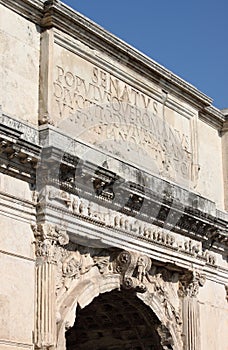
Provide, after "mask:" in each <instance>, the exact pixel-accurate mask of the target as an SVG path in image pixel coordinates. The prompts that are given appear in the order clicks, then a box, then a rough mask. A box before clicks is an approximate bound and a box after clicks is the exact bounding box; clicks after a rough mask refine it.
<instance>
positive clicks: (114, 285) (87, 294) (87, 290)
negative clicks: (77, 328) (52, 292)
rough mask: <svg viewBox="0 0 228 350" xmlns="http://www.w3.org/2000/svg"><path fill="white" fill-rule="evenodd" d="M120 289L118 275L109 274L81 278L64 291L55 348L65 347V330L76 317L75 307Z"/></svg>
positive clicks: (83, 305) (59, 310) (61, 349)
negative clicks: (67, 290)
mask: <svg viewBox="0 0 228 350" xmlns="http://www.w3.org/2000/svg"><path fill="white" fill-rule="evenodd" d="M114 289H120V276H119V275H117V274H110V275H105V276H99V275H97V276H96V277H93V278H91V279H88V278H87V279H86V280H82V281H81V282H79V283H77V284H75V286H74V287H73V288H71V291H70V292H67V293H66V296H65V298H64V299H63V301H62V303H61V305H60V306H59V309H58V314H59V316H58V317H59V318H60V320H59V322H58V327H57V349H58V350H63V349H65V331H66V329H68V328H70V327H72V326H73V324H74V321H75V318H76V309H77V306H78V305H79V306H80V308H82V309H83V308H84V307H86V306H87V305H88V304H90V303H91V302H92V301H93V299H94V298H95V297H97V296H98V295H100V294H103V293H107V292H110V291H112V290H114Z"/></svg>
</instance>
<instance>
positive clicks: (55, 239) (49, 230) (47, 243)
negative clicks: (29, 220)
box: [32, 223, 69, 262]
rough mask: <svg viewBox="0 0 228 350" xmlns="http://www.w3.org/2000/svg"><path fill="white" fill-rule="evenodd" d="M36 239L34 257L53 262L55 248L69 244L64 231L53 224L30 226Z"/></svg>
mask: <svg viewBox="0 0 228 350" xmlns="http://www.w3.org/2000/svg"><path fill="white" fill-rule="evenodd" d="M32 229H33V232H34V236H35V238H36V256H37V257H38V258H41V257H43V258H46V260H47V261H49V262H51V261H52V262H53V261H54V256H55V253H56V247H57V246H64V245H66V244H68V243H69V236H68V234H67V232H66V229H65V228H64V227H62V226H59V225H54V224H48V223H45V224H39V225H33V226H32Z"/></svg>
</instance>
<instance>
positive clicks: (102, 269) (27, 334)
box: [0, 0, 228, 350]
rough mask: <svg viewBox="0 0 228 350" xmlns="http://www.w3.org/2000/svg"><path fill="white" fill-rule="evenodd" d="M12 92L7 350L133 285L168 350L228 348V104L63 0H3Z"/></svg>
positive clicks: (0, 141)
mask: <svg viewBox="0 0 228 350" xmlns="http://www.w3.org/2000/svg"><path fill="white" fill-rule="evenodd" d="M0 90H1V91H0V106H1V108H0V171H1V172H0V271H1V277H0V280H1V283H0V350H13V349H19V350H25V349H31V350H34V349H35V350H38V349H42V350H49V349H52V350H64V349H65V342H66V335H65V332H66V330H67V329H71V327H72V326H73V324H74V321H75V317H76V308H77V305H79V306H80V307H81V308H82V309H83V308H86V306H88V305H89V304H90V303H92V302H93V299H94V298H95V297H98V298H99V295H101V294H102V293H109V292H111V291H114V290H116V293H117V291H118V293H121V292H119V290H121V291H123V289H124V290H127V291H130V292H133V293H136V294H137V298H138V299H139V301H140V302H142V303H144V306H145V308H146V310H147V313H148V315H149V316H148V317H151V318H153V317H155V319H156V322H152V323H151V324H152V325H153V327H158V328H156V331H157V332H158V336H159V339H160V342H161V347H162V348H163V349H167V346H169V349H173V350H174V349H175V350H205V349H207V350H215V349H219V350H226V349H227V343H228V339H227V328H228V302H227V300H228V268H227V241H228V238H227V229H226V226H225V225H226V222H227V213H225V212H223V211H218V209H220V210H224V209H226V210H227V208H228V204H227V193H228V191H227V189H228V188H227V174H228V170H227V169H228V162H227V159H228V158H227V154H228V152H227V150H228V148H227V146H228V136H227V135H228V132H227V129H228V128H227V121H226V122H225V120H226V119H227V117H226V119H225V118H224V116H227V111H223V114H222V113H221V112H220V111H219V110H217V109H216V108H214V107H213V106H212V105H211V103H212V100H211V99H210V98H209V97H207V96H206V95H204V94H203V93H201V92H200V91H198V90H197V89H196V88H194V87H193V86H191V85H190V84H188V83H187V82H185V81H183V80H182V79H180V78H178V77H177V76H175V75H174V74H173V73H172V72H169V71H168V70H167V69H165V68H164V67H161V66H159V64H157V63H156V62H154V61H152V60H150V59H149V58H148V57H146V56H145V55H143V54H141V53H139V52H138V51H137V50H135V49H134V48H131V47H130V46H128V45H127V44H125V43H123V42H122V41H121V40H119V39H118V38H115V37H114V36H113V35H111V34H110V33H108V32H105V31H104V30H103V29H102V28H100V27H99V26H97V25H96V24H94V23H92V22H90V21H89V20H87V19H86V18H85V17H84V16H82V15H80V14H78V13H76V12H74V11H72V10H71V9H69V8H68V7H66V6H65V5H64V4H62V3H60V2H59V1H56V0H53V1H48V2H45V4H44V1H41V0H34V1H32V0H23V1H22V0H16V1H13V0H8V1H7V2H5V1H4V0H0ZM38 124H44V125H39V126H38ZM78 159H80V162H79V164H78V163H77V166H76V165H75V164H76V160H78ZM75 168H77V169H76V170H77V171H75ZM47 174H48V175H47ZM35 175H36V177H35ZM113 177H114V178H115V181H116V179H118V178H121V180H123V181H122V182H120V181H119V182H118V181H116V182H115V181H113V182H112V179H113ZM72 183H73V185H72ZM99 186H100V187H99ZM119 190H120V192H119V193H120V194H119V197H118V191H119ZM102 191H103V192H102ZM105 191H106V192H105ZM124 191H126V192H127V191H128V196H127V197H126V198H125V197H124V193H125V192H124ZM153 191H154V193H153V196H154V197H156V198H155V200H154V202H153V205H151V203H152V202H150V201H149V199H150V200H151V198H152V195H151V193H152V192H153ZM113 193H114V195H117V196H116V197H117V199H119V202H118V201H117V199H116V202H115V201H114V200H113V197H115V196H113V197H112V195H113ZM121 195H123V198H122V197H121ZM143 196H144V197H143ZM147 196H148V198H147ZM142 198H144V199H143V200H145V202H143V205H145V207H146V204H147V208H146V210H145V212H144V211H143V210H141V207H140V203H141V202H140V200H141V201H142ZM125 199H126V200H125ZM128 199H130V200H129V203H130V204H129V203H128ZM124 200H125V201H124ZM148 203H149V204H148ZM224 203H225V204H224ZM143 205H142V208H143ZM176 206H177V208H176ZM137 208H139V209H137ZM164 208H165V209H167V210H168V211H169V210H170V208H171V211H170V217H169V219H170V218H171V219H172V218H173V216H172V215H173V212H174V210H172V209H174V208H176V209H177V210H179V212H178V213H179V215H178V219H175V217H174V222H173V225H172V222H171V221H169V220H168V219H167V217H166V214H167V210H164ZM161 209H162V210H161ZM140 210H141V211H140ZM150 210H152V212H153V210H154V211H155V214H154V212H153V214H154V215H155V217H153V216H152V214H151V215H150V217H148V212H149V211H150ZM184 215H185V216H184ZM168 216H169V215H168ZM183 217H184V220H182V219H183ZM166 219H167V220H166ZM153 220H154V221H153ZM156 220H157V221H156ZM181 220H182V221H181ZM179 221H180V225H179V226H178V224H179ZM170 222H171V223H170ZM168 225H170V226H168ZM197 225H198V226H197ZM198 228H199V229H200V230H198ZM171 229H172V232H171ZM199 232H200V233H199ZM113 303H114V304H115V302H114V301H113ZM131 315H133V314H132V312H131ZM138 315H139V314H138ZM156 317H157V318H156ZM95 323H97V321H96V322H95ZM142 327H143V324H142ZM154 329H155V328H154ZM182 333H183V336H182V335H181V334H182ZM67 350H71V349H67Z"/></svg>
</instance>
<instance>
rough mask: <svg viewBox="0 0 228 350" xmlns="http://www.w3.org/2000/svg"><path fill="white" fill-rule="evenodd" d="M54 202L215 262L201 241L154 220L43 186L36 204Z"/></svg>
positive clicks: (73, 212)
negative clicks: (161, 225) (150, 220)
mask: <svg viewBox="0 0 228 350" xmlns="http://www.w3.org/2000/svg"><path fill="white" fill-rule="evenodd" d="M56 204H57V205H58V204H62V205H63V206H64V207H65V208H67V210H68V211H69V214H70V215H76V216H78V217H80V218H81V219H83V220H85V221H89V222H92V223H93V224H97V225H99V226H100V225H102V226H104V227H108V228H112V229H115V230H120V231H123V232H124V233H125V234H130V235H134V236H137V237H138V238H139V239H142V240H146V241H150V242H153V243H156V244H158V245H162V246H165V247H167V248H170V249H175V250H177V251H179V252H182V253H186V254H189V255H191V256H193V257H195V258H196V257H197V258H200V259H203V260H205V262H206V263H208V264H210V265H212V266H213V265H215V264H216V258H215V256H214V255H213V254H212V253H211V252H209V250H204V249H203V247H202V242H197V241H194V240H192V239H189V238H183V237H182V238H180V237H179V238H178V237H175V235H174V234H173V233H171V232H170V231H169V230H166V229H163V228H160V227H158V226H156V225H154V224H150V223H148V222H144V221H142V220H140V219H137V218H135V217H132V216H128V215H126V214H124V213H121V212H118V211H115V210H113V209H110V208H108V207H105V206H102V205H100V204H98V203H96V202H93V201H91V200H88V199H85V198H81V197H80V196H79V195H76V194H72V193H68V192H66V191H64V190H61V189H58V188H55V187H48V186H47V188H45V189H44V190H43V191H42V192H41V193H40V194H39V201H38V205H39V206H40V207H42V206H43V205H56Z"/></svg>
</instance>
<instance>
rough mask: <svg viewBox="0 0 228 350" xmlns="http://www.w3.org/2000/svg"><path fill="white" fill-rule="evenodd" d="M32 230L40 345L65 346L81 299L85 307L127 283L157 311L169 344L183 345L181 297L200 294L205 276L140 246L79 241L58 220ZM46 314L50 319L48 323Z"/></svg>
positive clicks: (161, 330)
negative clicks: (71, 239) (162, 260)
mask: <svg viewBox="0 0 228 350" xmlns="http://www.w3.org/2000/svg"><path fill="white" fill-rule="evenodd" d="M33 230H34V234H35V237H36V256H37V291H38V293H37V323H36V324H37V329H36V347H37V349H41V348H42V349H43V348H44V349H45V348H47V349H48V347H50V346H52V347H53V349H60V348H61V350H62V349H64V347H63V346H65V345H64V337H65V331H66V329H68V328H69V327H72V326H73V324H74V321H75V317H76V309H77V305H79V306H80V307H81V308H84V307H85V306H86V305H88V304H89V303H91V302H92V300H93V299H94V298H95V297H96V296H98V295H99V294H101V293H105V292H109V291H112V290H114V289H122V288H123V289H127V290H131V291H132V292H133V293H136V294H137V296H138V297H139V298H140V299H141V300H142V301H143V302H144V303H145V304H146V305H148V306H149V307H150V308H151V309H152V311H153V312H154V313H155V314H156V316H157V318H158V320H159V321H160V322H161V327H160V328H159V332H161V334H160V336H161V335H162V337H161V339H162V342H163V347H164V349H182V339H181V332H182V313H181V309H182V299H183V298H184V297H185V296H188V297H190V298H192V297H195V296H196V295H197V292H198V290H199V287H200V286H202V285H203V283H204V282H205V276H202V275H201V274H200V273H199V272H198V271H193V272H187V273H186V272H185V271H180V270H179V271H177V270H175V269H173V270H171V269H167V268H166V267H164V266H162V265H161V264H159V262H157V261H155V260H153V259H151V258H149V257H148V256H147V255H144V254H142V253H139V252H132V251H125V250H124V251H121V250H119V249H103V248H101V249H98V248H89V247H83V246H79V245H75V244H73V243H71V242H69V237H68V235H67V232H66V230H65V228H64V227H60V226H57V225H53V224H41V225H38V226H33ZM41 299H42V300H41ZM47 318H50V320H51V321H50V322H49V324H48V325H45V320H46V319H47ZM50 325H51V326H50ZM45 327H46V328H45Z"/></svg>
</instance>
